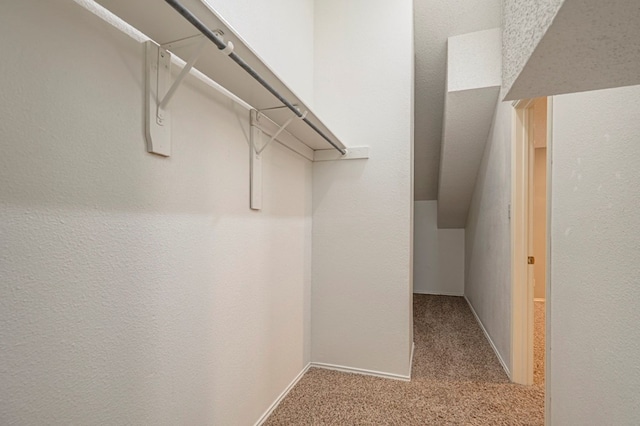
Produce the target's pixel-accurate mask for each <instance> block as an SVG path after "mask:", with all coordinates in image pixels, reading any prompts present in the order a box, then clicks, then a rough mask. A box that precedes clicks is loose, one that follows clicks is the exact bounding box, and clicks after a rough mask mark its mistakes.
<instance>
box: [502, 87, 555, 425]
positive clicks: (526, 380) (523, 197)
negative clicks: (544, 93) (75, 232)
mask: <svg viewBox="0 0 640 426" xmlns="http://www.w3.org/2000/svg"><path fill="white" fill-rule="evenodd" d="M536 100H537V99H524V100H520V101H515V102H514V103H513V121H512V122H513V135H512V140H513V144H512V149H511V170H512V173H511V206H510V219H511V380H512V381H513V382H515V383H519V384H523V385H532V384H533V368H534V365H533V363H534V360H533V333H534V330H533V327H534V302H533V299H534V297H533V295H534V293H533V291H534V289H533V268H532V267H530V266H529V265H528V264H527V257H528V256H529V255H530V254H532V253H533V252H532V250H531V249H532V242H533V238H530V235H531V225H532V223H533V220H532V217H531V216H532V196H533V195H532V192H533V185H532V184H530V182H531V179H532V174H533V170H532V161H533V105H534V103H535V101H536ZM552 117H553V98H552V97H548V98H547V176H546V177H547V229H546V234H547V235H546V245H547V248H546V257H547V259H546V260H547V262H546V264H547V274H546V275H547V276H546V280H545V281H546V291H545V298H546V300H547V302H548V303H545V308H546V313H545V318H546V321H545V328H546V330H545V334H546V336H550V335H551V321H550V320H551V303H549V302H550V300H551V262H550V253H551V235H550V230H551V170H552V168H551V150H552V146H553V144H552V126H553V122H552ZM522 283H525V284H524V285H523V284H522ZM549 341H550V339H545V346H546V347H545V369H546V370H547V371H549V352H550V343H549ZM545 386H546V391H545V395H546V396H545V400H546V401H545V406H546V410H547V413H546V414H547V416H546V417H547V418H548V410H549V405H550V404H549V400H550V398H549V392H548V390H549V380H545Z"/></svg>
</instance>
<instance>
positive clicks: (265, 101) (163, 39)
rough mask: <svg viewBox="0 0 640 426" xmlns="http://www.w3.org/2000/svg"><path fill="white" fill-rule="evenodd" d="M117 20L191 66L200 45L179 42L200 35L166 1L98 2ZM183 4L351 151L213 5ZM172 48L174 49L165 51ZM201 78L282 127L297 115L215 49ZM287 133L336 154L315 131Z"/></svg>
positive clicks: (294, 127)
mask: <svg viewBox="0 0 640 426" xmlns="http://www.w3.org/2000/svg"><path fill="white" fill-rule="evenodd" d="M96 2H97V3H99V4H101V5H102V6H104V7H105V8H106V9H108V10H109V11H111V12H112V13H113V14H115V15H117V16H119V17H120V18H121V19H123V20H124V21H126V22H127V23H129V24H130V25H131V26H133V27H135V28H136V29H138V30H139V31H141V32H142V33H144V34H145V35H147V36H148V37H150V38H151V39H152V40H154V41H155V42H156V43H158V44H160V45H165V47H166V48H167V50H169V51H170V52H171V53H172V54H174V55H176V56H178V57H180V58H181V59H183V60H185V61H186V60H188V59H189V57H190V55H191V52H192V51H193V49H194V47H195V44H197V43H190V42H180V43H176V42H177V41H179V40H183V39H188V38H191V37H195V36H199V35H200V32H199V31H198V30H197V29H196V28H194V27H193V26H192V25H191V24H190V23H189V22H188V21H187V20H186V19H185V18H183V17H182V16H181V15H180V14H178V12H176V11H175V10H174V9H173V8H172V7H171V6H169V5H168V4H167V3H165V2H164V1H163V0H96ZM181 2H182V4H183V5H184V6H185V7H186V8H187V9H189V10H190V11H191V12H192V13H193V14H194V15H195V16H197V17H198V19H200V20H201V21H202V22H203V23H204V24H205V25H206V26H207V27H208V28H209V29H211V30H213V31H215V30H222V32H223V33H224V35H223V38H224V41H225V42H229V41H231V42H232V43H233V45H234V52H235V53H237V54H238V55H239V56H240V57H241V58H242V59H244V60H245V61H246V62H247V64H249V65H250V66H251V67H252V68H253V69H255V70H256V71H257V72H258V73H259V74H260V75H261V76H262V77H263V78H264V79H265V80H266V81H268V82H269V84H271V85H272V86H273V87H274V88H275V89H276V90H277V91H278V92H280V93H281V94H282V95H283V96H284V97H285V98H286V99H288V100H289V101H290V102H291V103H292V104H294V105H296V106H298V108H299V109H300V111H302V112H304V111H308V113H307V118H308V119H309V120H310V121H311V122H313V123H314V124H315V125H316V126H317V127H318V128H319V129H320V130H321V131H322V132H324V133H325V134H326V135H327V136H328V137H329V138H330V139H331V140H332V141H333V142H334V143H335V144H336V145H337V146H339V147H340V148H343V149H346V147H345V146H344V144H342V142H340V140H339V139H338V138H337V137H336V136H335V135H334V134H333V133H332V132H331V131H330V130H329V129H328V128H327V126H326V125H325V124H324V123H322V121H321V120H320V119H319V118H318V116H317V115H315V114H314V113H313V111H312V110H311V109H310V108H309V106H308V105H305V104H304V102H303V101H302V100H301V99H300V98H299V97H298V96H296V95H295V93H293V91H291V89H289V88H288V87H287V85H286V84H285V83H284V82H283V81H282V80H281V79H280V78H279V77H278V76H277V75H276V73H275V72H273V70H271V69H270V68H269V67H268V66H267V65H266V64H265V63H264V61H263V60H262V59H261V58H260V57H259V56H258V55H257V54H256V53H255V52H254V51H253V50H252V49H251V48H250V47H249V46H248V45H247V43H246V42H245V41H244V40H243V39H242V38H241V37H240V36H239V35H238V34H237V33H236V32H235V31H234V30H233V28H231V27H230V26H229V24H227V23H226V22H225V21H224V19H223V18H222V17H221V16H219V15H218V14H217V13H216V12H215V11H214V10H213V9H212V8H210V6H209V5H206V4H205V3H203V1H201V0H182V1H181ZM167 44H170V46H166V45H167ZM195 68H196V69H198V70H199V71H200V72H202V73H203V74H205V75H206V76H208V77H209V78H211V79H212V80H214V81H215V82H217V83H218V84H220V85H221V86H223V87H224V88H226V89H227V90H229V91H230V92H231V93H233V94H234V95H236V96H237V97H239V98H240V99H242V100H243V101H245V102H246V103H248V104H249V105H251V106H252V107H253V108H255V109H257V110H265V109H266V111H264V112H263V114H264V115H265V116H266V117H268V118H269V119H271V120H272V121H274V122H275V123H277V124H278V125H282V124H284V123H285V122H286V121H287V120H288V119H289V118H290V117H291V116H292V114H293V113H292V112H291V111H289V110H288V109H287V108H280V109H273V110H269V108H274V107H280V106H282V104H281V103H280V101H278V99H276V98H275V97H274V96H273V95H272V94H271V93H269V92H268V91H267V90H266V89H265V88H264V87H262V85H260V83H258V82H257V81H256V80H254V79H253V78H252V77H251V76H250V75H249V74H247V73H246V72H245V71H244V70H243V69H241V68H240V67H239V66H238V65H237V64H236V63H235V62H233V61H232V60H231V59H229V58H228V57H227V56H226V55H225V54H223V53H222V52H220V51H219V50H218V48H217V47H216V46H215V45H214V44H213V43H207V45H206V47H205V50H204V52H203V53H202V55H201V56H200V58H199V59H198V62H197V63H196V66H195ZM287 132H289V133H290V134H292V135H293V136H295V137H296V138H297V139H299V140H300V141H302V142H303V143H304V144H305V145H307V146H308V147H309V148H311V149H313V150H325V149H332V147H331V145H330V144H329V143H328V142H327V141H325V140H324V139H323V138H322V137H321V136H320V135H318V134H317V133H316V132H315V131H314V130H313V129H311V128H310V127H309V126H308V125H307V124H305V123H304V122H303V121H302V120H294V121H293V122H291V124H290V125H289V126H288V127H287Z"/></svg>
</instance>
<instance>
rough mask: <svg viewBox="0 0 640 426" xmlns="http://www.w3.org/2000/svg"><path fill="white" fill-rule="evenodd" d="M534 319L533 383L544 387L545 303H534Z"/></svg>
mask: <svg viewBox="0 0 640 426" xmlns="http://www.w3.org/2000/svg"><path fill="white" fill-rule="evenodd" d="M533 305H534V311H533V312H534V314H533V315H534V318H533V324H534V325H533V363H534V364H533V382H534V383H535V384H536V385H541V386H542V385H544V350H545V346H544V333H545V328H544V317H545V312H544V310H545V309H544V308H545V304H544V302H538V301H536V302H534V303H533Z"/></svg>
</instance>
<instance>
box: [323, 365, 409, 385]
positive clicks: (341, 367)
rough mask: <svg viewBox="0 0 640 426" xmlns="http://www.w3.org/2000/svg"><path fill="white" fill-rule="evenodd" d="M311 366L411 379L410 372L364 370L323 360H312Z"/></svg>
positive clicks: (395, 378)
mask: <svg viewBox="0 0 640 426" xmlns="http://www.w3.org/2000/svg"><path fill="white" fill-rule="evenodd" d="M311 367H315V368H323V369H325V370H334V371H341V372H343V373H353V374H362V375H365V376H375V377H382V378H384V379H394V380H402V381H404V382H409V381H411V374H409V375H408V376H403V375H402V374H394V373H385V372H382V371H374V370H366V369H364V368H355V367H346V366H344V365H334V364H326V363H324V362H312V363H311Z"/></svg>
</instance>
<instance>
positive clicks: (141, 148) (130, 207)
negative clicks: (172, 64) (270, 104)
mask: <svg viewBox="0 0 640 426" xmlns="http://www.w3.org/2000/svg"><path fill="white" fill-rule="evenodd" d="M0 34H1V35H2V36H1V37H0V51H2V52H3V54H4V57H5V59H6V60H3V61H1V62H0V74H1V75H2V76H3V78H2V79H1V80H0V98H1V101H0V116H2V117H3V119H2V120H1V121H0V151H1V152H2V155H1V156H0V182H2V184H1V185H0V277H2V278H1V280H0V353H1V354H2V356H0V383H2V385H1V386H0V423H2V424H86V425H90V424H158V425H162V424H171V425H175V424H234V425H249V424H253V423H254V422H255V421H256V420H257V419H258V418H259V417H260V415H261V414H262V413H263V412H264V411H265V410H266V409H267V407H268V406H269V405H270V404H271V403H272V402H273V401H274V400H275V399H276V397H277V396H278V395H279V394H280V392H282V391H283V390H284V389H285V387H286V386H287V385H288V384H289V382H290V381H291V380H292V379H293V378H294V377H295V376H296V375H297V374H298V373H299V372H300V370H301V369H302V368H303V367H304V366H305V365H306V363H307V362H308V361H309V347H310V345H309V340H308V339H309V335H310V333H309V327H310V325H309V311H310V279H311V266H310V261H311V208H312V205H311V189H312V186H311V178H312V167H311V164H310V163H309V162H308V161H306V160H303V159H301V158H300V157H298V156H296V155H295V154H293V153H291V152H290V151H289V150H287V149H284V148H282V147H281V146H280V145H278V144H275V145H273V146H271V147H270V148H269V149H268V150H267V151H266V152H265V160H264V189H265V192H264V195H265V199H264V210H263V211H262V212H261V213H256V212H252V211H250V210H249V208H248V203H249V180H248V176H249V151H248V149H249V148H248V142H247V135H248V120H247V117H248V113H247V111H246V110H244V109H242V108H239V107H238V106H236V105H234V104H233V103H232V102H231V101H230V100H229V99H227V98H224V97H222V96H221V95H219V94H218V93H217V92H216V91H214V90H212V89H210V88H208V87H207V86H205V85H204V84H203V83H201V82H199V81H197V80H195V79H192V78H189V79H188V80H187V82H186V84H185V85H184V86H183V87H182V88H181V89H180V91H178V93H177V94H176V97H175V98H174V101H173V104H172V109H173V155H172V156H171V157H170V158H161V157H158V156H154V155H150V154H148V153H147V152H146V149H145V141H144V118H143V98H144V97H143V91H142V87H143V58H144V50H143V46H142V45H140V44H139V43H137V42H135V41H134V40H132V39H131V38H129V37H127V36H126V35H124V34H122V33H120V32H119V31H117V30H115V29H113V28H112V27H111V26H109V25H108V24H106V23H104V22H102V21H101V20H99V19H98V18H96V17H95V16H93V15H92V14H90V13H89V12H87V11H85V10H84V9H82V8H80V7H79V6H77V5H75V4H74V3H72V2H47V1H36V0H28V1H27V0H25V1H22V2H3V3H1V4H0ZM27 47H28V48H27Z"/></svg>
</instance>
